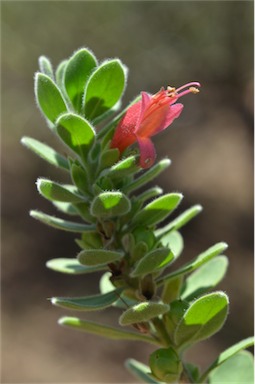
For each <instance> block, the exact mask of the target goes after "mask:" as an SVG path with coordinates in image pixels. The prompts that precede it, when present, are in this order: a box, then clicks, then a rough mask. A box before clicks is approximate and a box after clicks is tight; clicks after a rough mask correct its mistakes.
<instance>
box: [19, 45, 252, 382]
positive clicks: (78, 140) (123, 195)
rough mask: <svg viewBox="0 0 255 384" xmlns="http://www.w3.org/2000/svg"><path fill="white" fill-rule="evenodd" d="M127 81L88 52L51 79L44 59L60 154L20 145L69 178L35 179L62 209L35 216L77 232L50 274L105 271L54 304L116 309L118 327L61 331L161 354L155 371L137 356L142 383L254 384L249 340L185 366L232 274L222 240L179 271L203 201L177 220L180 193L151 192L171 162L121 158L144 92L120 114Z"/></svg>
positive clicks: (215, 326) (128, 153)
mask: <svg viewBox="0 0 255 384" xmlns="http://www.w3.org/2000/svg"><path fill="white" fill-rule="evenodd" d="M127 74H128V71H127V68H126V66H125V65H124V64H123V63H122V62H121V61H120V60H119V59H108V60H105V61H103V62H101V63H100V62H98V60H97V59H96V57H95V55H94V54H93V53H92V52H91V51H90V50H89V49H87V48H81V49H79V50H77V51H76V52H74V54H73V55H72V56H71V57H70V58H69V59H67V60H64V61H62V62H61V63H60V64H59V66H58V67H57V68H56V70H55V71H54V69H53V67H52V64H51V62H50V61H49V59H48V58H46V57H45V56H42V57H40V58H39V71H38V72H37V73H36V75H35V96H36V102H37V105H38V107H39V109H40V111H41V113H42V115H43V117H44V118H45V119H46V122H47V125H48V126H49V128H50V129H51V131H52V132H53V133H54V135H56V137H57V138H58V139H59V140H60V142H61V143H62V144H63V146H64V148H63V151H62V153H59V152H58V151H56V150H55V149H53V148H51V147H50V146H49V145H48V144H45V143H41V142H40V141H38V140H36V139H33V138H30V137H23V138H22V144H23V145H25V146H26V147H27V148H28V149H30V150H31V151H32V152H34V153H35V154H36V155H38V156H40V157H41V158H42V159H43V160H45V161H47V162H48V163H49V164H51V165H54V166H55V167H57V168H59V170H61V171H63V172H65V173H67V174H68V175H69V179H68V180H69V181H68V183H67V184H61V183H58V182H56V181H53V180H50V179H48V178H45V177H43V176H41V177H39V178H38V180H37V183H36V185H37V189H38V192H39V193H40V195H41V196H42V197H43V198H45V199H47V200H48V201H49V202H50V203H51V204H53V205H54V207H55V208H56V210H57V212H58V213H57V216H52V215H48V214H46V213H44V212H40V211H38V210H31V211H30V215H31V216H32V217H33V218H35V219H36V220H38V221H40V222H42V223H44V224H46V225H48V226H50V227H52V228H56V229H59V230H63V231H68V232H73V233H75V234H76V239H75V241H76V244H77V247H79V250H78V252H77V253H78V254H77V255H73V257H72V258H68V257H67V256H68V255H65V257H64V258H54V259H52V260H49V261H48V262H47V264H46V265H47V267H48V268H50V269H51V270H53V271H56V272H60V273H66V274H69V275H70V274H71V275H77V274H78V275H82V274H84V275H86V274H88V273H95V272H97V273H100V272H101V273H102V275H101V279H100V281H99V292H97V293H96V294H95V295H90V296H84V292H82V295H81V296H80V297H64V296H63V297H62V296H61V297H53V298H51V303H52V304H53V305H55V306H59V307H61V308H64V309H65V310H72V311H74V310H77V311H79V312H87V311H98V310H103V309H107V308H109V307H111V306H114V307H115V308H118V309H119V321H118V322H119V325H116V327H112V326H111V327H110V326H108V325H107V324H104V323H103V322H100V323H96V322H89V321H87V320H85V319H80V318H78V317H69V316H64V317H62V318H61V319H60V320H59V324H60V325H62V326H65V327H70V328H73V329H76V330H79V331H82V332H87V333H91V334H94V335H98V336H101V337H106V338H109V339H115V340H136V341H143V342H148V343H150V344H152V345H154V346H155V347H157V349H156V350H155V351H154V352H153V353H152V354H151V356H150V358H149V366H146V365H144V364H142V363H140V362H137V361H136V360H134V359H129V360H128V361H127V362H126V366H127V368H128V369H129V370H130V371H131V372H132V373H133V374H134V375H135V376H136V377H138V378H139V379H142V380H143V381H144V382H147V383H160V382H165V383H176V382H190V383H195V382H197V383H205V382H208V383H210V384H216V382H221V383H225V382H226V383H229V382H231V380H232V379H233V377H234V376H236V377H238V380H239V381H238V382H240V383H241V382H246V383H251V382H252V381H251V380H252V374H251V369H252V364H251V355H250V353H249V352H247V351H245V352H244V351H242V350H243V349H246V348H248V347H250V346H251V345H252V344H253V339H252V338H248V339H246V340H244V341H242V342H239V343H237V344H236V345H235V346H233V347H230V348H229V349H227V350H226V351H225V352H222V353H221V354H220V355H219V356H218V358H217V359H216V360H215V361H214V362H213V363H212V364H211V365H209V367H208V368H207V369H206V370H205V371H204V372H200V371H199V368H198V367H197V366H195V365H194V364H191V363H189V362H187V361H186V360H185V359H184V358H183V351H185V350H187V349H188V348H191V347H192V346H193V345H194V344H195V343H198V342H200V341H202V340H205V339H207V338H208V337H211V336H212V335H214V334H215V333H216V332H218V331H219V330H220V329H221V328H222V327H223V325H224V323H225V321H226V318H227V315H228V311H229V299H228V296H227V294H226V293H224V292H222V291H220V290H214V288H215V287H216V286H217V284H218V283H220V282H221V280H222V279H223V277H224V275H225V273H226V271H227V268H228V259H227V257H226V256H225V255H224V252H225V250H226V249H227V244H226V243H225V242H218V243H217V244H215V245H212V246H210V247H208V249H206V250H204V251H201V253H199V254H198V255H195V256H190V255H189V253H188V252H186V260H188V261H185V263H183V264H181V263H178V267H175V262H176V260H177V259H178V258H179V257H180V256H181V255H182V253H183V251H184V240H183V237H182V235H181V233H180V230H181V229H182V227H183V226H185V225H186V224H188V223H189V222H190V221H191V220H192V219H194V218H195V217H196V216H197V215H198V214H199V213H200V212H201V211H202V207H201V206H200V205H199V204H196V205H194V206H192V207H190V208H188V209H186V210H184V211H182V212H180V211H179V205H180V204H181V202H182V199H183V195H182V194H181V193H179V192H172V193H163V190H162V189H161V188H160V187H158V186H157V185H156V186H153V184H152V183H154V181H155V179H156V178H157V176H159V175H160V174H161V173H162V172H163V171H165V169H166V168H167V167H169V165H170V160H169V159H167V158H165V159H161V160H159V161H158V162H156V163H155V164H154V165H153V166H151V167H150V168H148V169H143V168H141V166H140V165H139V161H138V160H139V153H138V152H137V150H136V149H135V148H133V147H132V146H130V147H128V148H126V149H125V150H124V151H123V152H122V153H120V151H119V150H118V149H117V148H112V146H111V140H112V137H113V135H114V131H115V128H116V127H117V125H118V124H119V122H120V121H121V119H122V118H123V116H125V113H126V112H127V111H128V110H129V108H130V106H131V105H134V104H136V103H139V100H140V96H138V97H137V98H136V99H134V101H133V102H131V103H130V104H129V105H128V106H126V108H124V109H123V110H122V111H119V112H118V110H120V107H121V99H122V96H123V93H124V90H125V87H126V83H127ZM117 112H118V113H117ZM176 211H177V213H176ZM101 317H102V316H101ZM123 327H132V330H130V329H124V328H123ZM236 367H238V370H237V368H236ZM217 380H218V381H217ZM245 380H246V381H245Z"/></svg>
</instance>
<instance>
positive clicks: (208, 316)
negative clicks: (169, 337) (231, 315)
mask: <svg viewBox="0 0 255 384" xmlns="http://www.w3.org/2000/svg"><path fill="white" fill-rule="evenodd" d="M228 303H229V300H228V297H227V295H226V294H225V293H223V292H220V291H219V292H213V293H209V294H207V295H204V296H202V297H200V298H199V299H197V300H194V301H193V302H192V303H191V305H190V307H189V308H188V310H187V311H186V312H185V314H184V316H183V318H182V320H181V321H180V322H179V324H178V326H177V328H176V331H175V335H174V337H175V343H176V345H177V346H179V347H180V346H181V347H183V346H187V345H188V344H189V345H191V344H194V343H196V342H198V341H201V340H204V339H207V338H208V337H210V336H212V335H213V334H215V333H216V332H218V331H219V330H220V329H221V328H222V326H223V324H224V322H225V320H226V317H227V314H228Z"/></svg>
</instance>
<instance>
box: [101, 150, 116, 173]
mask: <svg viewBox="0 0 255 384" xmlns="http://www.w3.org/2000/svg"><path fill="white" fill-rule="evenodd" d="M119 157H120V152H119V150H118V149H117V148H112V149H108V150H106V151H104V152H103V153H102V154H101V155H100V160H99V164H100V165H99V171H101V170H102V169H105V168H109V167H111V166H112V165H113V164H115V163H116V162H117V161H118V160H119Z"/></svg>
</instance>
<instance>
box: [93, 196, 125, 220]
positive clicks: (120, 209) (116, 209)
mask: <svg viewBox="0 0 255 384" xmlns="http://www.w3.org/2000/svg"><path fill="white" fill-rule="evenodd" d="M130 208H131V203H130V201H129V199H128V198H127V197H126V196H125V195H124V194H123V193H122V192H103V193H100V194H99V195H98V196H96V197H95V198H94V200H93V201H92V204H91V214H92V215H93V216H96V217H100V218H109V217H115V216H122V215H125V214H126V213H127V212H129V211H130Z"/></svg>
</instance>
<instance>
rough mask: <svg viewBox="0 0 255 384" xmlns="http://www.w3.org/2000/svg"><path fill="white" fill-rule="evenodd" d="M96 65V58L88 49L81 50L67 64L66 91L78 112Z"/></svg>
mask: <svg viewBox="0 0 255 384" xmlns="http://www.w3.org/2000/svg"><path fill="white" fill-rule="evenodd" d="M96 65H97V60H96V58H95V56H94V55H93V54H92V52H90V51H89V50H88V49H86V48H82V49H79V50H78V51H77V52H75V53H74V54H73V56H72V57H71V58H70V59H69V60H68V62H67V65H66V69H65V74H64V83H65V89H66V93H67V95H68V96H69V98H70V100H71V102H72V104H73V106H74V108H75V110H76V111H77V112H80V110H81V107H82V98H83V93H84V90H85V84H86V82H87V80H88V78H89V75H90V74H91V72H92V70H93V69H94V68H95V67H96Z"/></svg>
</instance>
